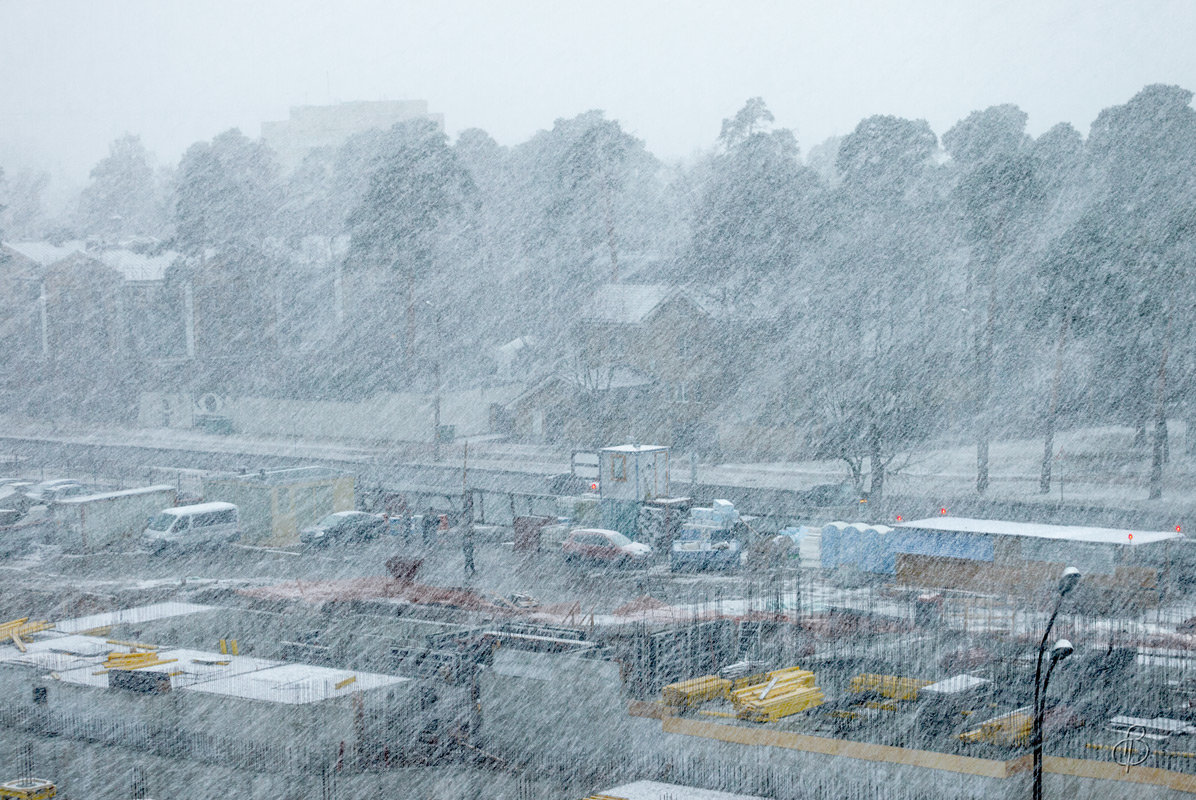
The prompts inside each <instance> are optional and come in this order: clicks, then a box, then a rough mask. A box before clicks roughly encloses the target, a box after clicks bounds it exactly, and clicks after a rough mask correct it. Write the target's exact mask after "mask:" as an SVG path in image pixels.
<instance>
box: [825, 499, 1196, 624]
mask: <svg viewBox="0 0 1196 800" xmlns="http://www.w3.org/2000/svg"><path fill="white" fill-rule="evenodd" d="M1189 551H1190V544H1189V543H1188V542H1187V540H1186V539H1185V538H1184V536H1183V534H1182V533H1180V532H1179V531H1135V530H1120V529H1114V528H1097V527H1090V526H1080V525H1042V524H1035V523H1024V522H1010V521H1006V520H988V519H968V518H962V517H946V516H943V517H931V518H928V519H921V520H915V521H912V522H905V523H900V524H898V525H895V526H894V527H891V528H890V527H888V526H885V525H868V524H864V523H856V524H851V523H843V522H835V523H831V524H828V525H825V526H823V529H822V536H821V561H822V566H823V568H824V569H844V568H846V569H849V570H852V571H857V572H859V573H863V574H872V575H877V576H889V577H891V578H893V579H895V580H896V581H897V582H898V583H904V584H909V585H914V586H929V587H938V588H944V589H963V590H968V591H990V592H1006V593H1018V594H1026V593H1032V592H1035V591H1038V590H1040V589H1042V588H1043V587H1044V586H1050V585H1053V584H1054V582H1055V581H1057V580H1058V577H1059V575H1060V573H1062V571H1063V569H1064V568H1066V567H1068V566H1074V567H1076V568H1078V569H1079V570H1080V572H1081V573H1083V575H1084V581H1083V589H1084V590H1085V591H1093V590H1095V591H1098V592H1110V591H1115V592H1117V593H1119V596H1122V595H1124V596H1125V598H1124V599H1126V600H1127V601H1129V600H1133V601H1135V602H1147V603H1149V602H1157V600H1158V596H1159V594H1160V593H1161V592H1163V591H1164V590H1165V589H1166V588H1167V585H1168V584H1170V583H1173V582H1175V581H1177V580H1179V579H1182V578H1183V576H1182V575H1180V574H1178V573H1179V572H1180V570H1181V566H1180V565H1181V564H1185V563H1186V562H1187V561H1188V560H1189V559H1188V558H1187V557H1186V554H1187V553H1188V552H1189ZM1126 593H1128V595H1127V594H1126ZM1130 595H1132V597H1130Z"/></svg>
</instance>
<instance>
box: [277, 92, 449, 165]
mask: <svg viewBox="0 0 1196 800" xmlns="http://www.w3.org/2000/svg"><path fill="white" fill-rule="evenodd" d="M419 117H425V118H427V119H430V120H432V121H433V122H435V123H436V124H437V125H438V126H440V128H441V129H443V128H444V115H443V114H429V113H428V103H427V101H426V100H395V101H364V100H363V101H356V102H352V103H337V104H336V105H331V106H292V107H291V113H290V118H289V119H286V120H282V121H279V122H263V123H262V138H263V139H264V140H265V141H266V143H267V144H268V145H270V147H271V148H273V150H274V151H275V152H276V153H277V154H278V157H279V160H280V161H281V162H282V166H283V168H284V169H287V170H291V169H294V168H295V167H296V166H298V165H299V162H301V161H302V160H303V157H304V156H305V155H306V154H307V153H308V152H309V151H311V150H313V149H315V148H317V147H339V146H340V145H342V144H343V143H344V142H345V140H346V139H348V138H349V137H350V136H352V135H354V134H357V133H362V132H364V131H368V130H375V129H383V130H384V129H387V128H390V127H391V126H393V125H395V124H396V123H399V122H405V121H406V120H409V119H416V118H419Z"/></svg>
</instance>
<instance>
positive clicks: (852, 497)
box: [797, 482, 868, 508]
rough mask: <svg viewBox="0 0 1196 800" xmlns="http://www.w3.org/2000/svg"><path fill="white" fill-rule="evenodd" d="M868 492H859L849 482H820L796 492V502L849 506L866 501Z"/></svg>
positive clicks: (808, 504)
mask: <svg viewBox="0 0 1196 800" xmlns="http://www.w3.org/2000/svg"><path fill="white" fill-rule="evenodd" d="M867 500H868V493H867V492H860V491H859V490H858V489H856V488H855V486H853V485H852V484H851V483H850V482H844V483H820V484H819V485H817V486H814V487H811V488H809V489H806V490H805V491H803V492H798V495H797V502H798V503H799V504H801V505H804V506H813V507H817V508H826V507H828V506H849V505H855V504H858V503H861V502H867Z"/></svg>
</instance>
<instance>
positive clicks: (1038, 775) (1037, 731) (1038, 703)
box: [1031, 567, 1080, 800]
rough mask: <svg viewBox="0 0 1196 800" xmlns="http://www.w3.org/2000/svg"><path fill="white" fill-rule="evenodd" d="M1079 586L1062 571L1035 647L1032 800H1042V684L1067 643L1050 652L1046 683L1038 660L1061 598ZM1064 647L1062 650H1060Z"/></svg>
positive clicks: (1073, 574)
mask: <svg viewBox="0 0 1196 800" xmlns="http://www.w3.org/2000/svg"><path fill="white" fill-rule="evenodd" d="M1079 582H1080V571H1079V570H1078V569H1076V568H1075V567H1068V568H1067V569H1065V570H1063V575H1062V576H1060V578H1059V599H1058V600H1056V601H1055V609H1054V611H1052V612H1051V618H1050V620H1048V621H1047V626H1046V630H1045V631H1044V632H1043V634H1042V641H1041V642H1040V643H1039V644H1038V661H1037V663H1036V664H1035V667H1034V732H1033V735H1032V737H1031V742H1032V744H1033V746H1034V800H1042V717H1043V713H1044V712H1045V710H1046V698H1045V694H1046V685H1045V683H1046V682H1049V681H1050V679H1051V672H1052V671H1054V669H1055V665H1056V664H1058V663H1059V662H1060V661H1062V660H1063V659H1065V658H1067V657H1068V656H1069V655H1071V653H1072V650H1073V648H1072V646H1071V642H1069V641H1067V640H1066V639H1060V640H1059V641H1058V642H1057V643H1056V644H1055V646H1054V647H1053V648H1052V649H1051V663H1050V666H1049V667H1048V668H1047V679H1046V682H1044V681H1043V680H1042V657H1043V655H1045V654H1046V645H1047V639H1049V638H1050V636H1051V629H1052V628H1054V627H1055V619H1056V618H1057V617H1058V616H1059V608H1060V607H1061V606H1062V605H1063V598H1064V597H1066V596H1067V595H1068V593H1069V592H1071V590H1072V589H1074V588H1076V584H1077V583H1079ZM1064 645H1066V647H1064Z"/></svg>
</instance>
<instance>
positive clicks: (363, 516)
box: [299, 511, 386, 545]
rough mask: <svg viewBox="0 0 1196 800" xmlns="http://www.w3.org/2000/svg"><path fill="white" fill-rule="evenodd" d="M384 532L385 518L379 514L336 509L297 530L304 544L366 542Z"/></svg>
mask: <svg viewBox="0 0 1196 800" xmlns="http://www.w3.org/2000/svg"><path fill="white" fill-rule="evenodd" d="M385 532H386V519H385V518H384V517H382V516H381V515H380V514H367V513H365V512H364V511H337V512H336V513H335V514H329V515H328V516H326V517H324V519H322V520H320V521H319V522H317V523H316V524H315V525H312V526H311V527H310V528H304V529H303V530H301V531H300V532H299V541H300V542H302V543H303V544H306V545H321V544H332V543H334V542H337V543H340V542H344V543H353V542H368V541H371V540H373V539H377V538H378V537H379V536H381V535H382V534H383V533H385Z"/></svg>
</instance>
